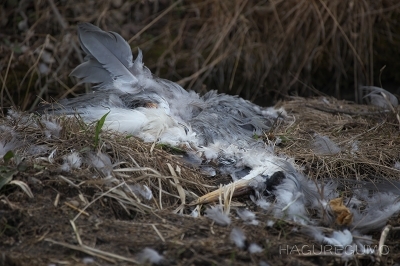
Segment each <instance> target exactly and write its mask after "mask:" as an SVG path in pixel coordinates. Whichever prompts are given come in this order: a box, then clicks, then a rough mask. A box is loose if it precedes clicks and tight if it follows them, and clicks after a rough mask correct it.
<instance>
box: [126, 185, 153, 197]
mask: <svg viewBox="0 0 400 266" xmlns="http://www.w3.org/2000/svg"><path fill="white" fill-rule="evenodd" d="M128 186H129V190H130V191H132V192H133V193H135V195H137V196H142V197H143V198H144V199H145V200H151V199H152V198H153V193H152V192H151V190H150V188H149V187H148V186H146V185H141V184H134V185H128Z"/></svg>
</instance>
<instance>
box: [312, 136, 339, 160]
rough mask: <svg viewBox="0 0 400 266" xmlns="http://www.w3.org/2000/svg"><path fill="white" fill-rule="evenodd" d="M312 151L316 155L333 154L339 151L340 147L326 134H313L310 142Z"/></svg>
mask: <svg viewBox="0 0 400 266" xmlns="http://www.w3.org/2000/svg"><path fill="white" fill-rule="evenodd" d="M311 148H312V150H313V152H314V153H315V154H317V155H334V154H337V153H339V152H341V149H340V147H339V146H338V145H337V144H336V143H334V142H333V141H332V140H331V139H330V138H328V137H327V136H320V135H315V136H314V140H313V141H312V143H311Z"/></svg>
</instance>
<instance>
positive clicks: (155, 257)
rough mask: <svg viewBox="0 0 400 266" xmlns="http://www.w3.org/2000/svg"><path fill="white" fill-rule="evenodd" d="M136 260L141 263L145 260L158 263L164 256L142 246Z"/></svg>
mask: <svg viewBox="0 0 400 266" xmlns="http://www.w3.org/2000/svg"><path fill="white" fill-rule="evenodd" d="M137 260H138V261H139V262H140V263H141V264H143V263H146V262H150V263H154V264H159V263H161V262H162V261H163V260H164V257H163V256H162V255H160V254H159V253H158V252H157V251H155V250H154V249H152V248H144V249H143V250H142V251H141V252H140V253H139V254H138V255H137Z"/></svg>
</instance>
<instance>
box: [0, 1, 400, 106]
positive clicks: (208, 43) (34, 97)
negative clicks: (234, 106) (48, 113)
mask: <svg viewBox="0 0 400 266" xmlns="http://www.w3.org/2000/svg"><path fill="white" fill-rule="evenodd" d="M0 2H1V5H0V45H1V46H0V88H1V95H0V96H1V106H2V107H3V108H7V107H9V106H18V107H19V108H20V109H22V110H33V109H34V108H35V107H36V106H37V105H38V104H39V102H40V101H41V100H45V101H52V99H59V98H60V97H73V96H74V95H76V94H79V93H82V92H84V91H85V87H84V86H76V80H73V78H71V77H69V76H68V75H69V73H70V71H71V70H72V69H73V68H74V67H75V66H77V65H78V64H79V63H80V62H82V60H83V55H82V52H81V49H80V48H79V44H78V39H77V32H76V25H77V23H79V22H81V21H88V22H91V23H94V24H96V25H98V26H99V27H101V28H102V29H104V30H107V31H115V32H118V33H120V34H121V35H122V36H123V37H124V38H126V39H127V40H129V43H130V45H131V47H132V49H133V52H134V54H135V56H136V53H137V50H136V47H140V49H142V50H143V52H144V62H145V64H146V65H147V66H148V67H149V68H150V69H151V70H152V71H153V72H154V73H155V74H156V75H158V76H160V77H163V78H166V79H170V80H173V81H177V82H179V83H180V84H181V85H182V86H184V87H185V88H186V89H193V90H196V91H198V92H204V91H206V90H211V89H217V90H219V91H220V92H225V93H229V94H239V95H240V96H242V97H244V98H247V99H249V100H251V101H254V102H256V103H257V104H260V105H269V104H273V103H274V102H276V100H277V99H280V98H282V97H284V96H288V95H301V96H312V95H319V94H328V95H333V96H335V97H337V98H345V99H350V100H355V101H358V102H360V101H361V100H362V97H361V95H360V94H359V93H358V88H359V86H363V85H377V86H381V85H382V86H383V87H384V88H385V89H388V90H390V91H392V92H394V93H398V86H399V85H400V76H399V75H398V70H399V69H400V60H399V59H400V52H399V43H400V24H399V19H400V3H399V2H398V1H397V0H381V1H377V0H355V1H341V0H330V1H327V0H270V1H252V0H247V1H246V0H222V1H219V0H218V1H217V0H205V1H182V0H181V1H168V0H152V1H150V0H141V1H122V0H110V1H106V0H105V1H94V0H80V1H76V0H60V1H56V0H35V1H32V0H20V1H17V0H1V1H0ZM385 66H386V67H385ZM383 68H384V69H383ZM382 69H383V70H382ZM88 89H89V87H86V90H88Z"/></svg>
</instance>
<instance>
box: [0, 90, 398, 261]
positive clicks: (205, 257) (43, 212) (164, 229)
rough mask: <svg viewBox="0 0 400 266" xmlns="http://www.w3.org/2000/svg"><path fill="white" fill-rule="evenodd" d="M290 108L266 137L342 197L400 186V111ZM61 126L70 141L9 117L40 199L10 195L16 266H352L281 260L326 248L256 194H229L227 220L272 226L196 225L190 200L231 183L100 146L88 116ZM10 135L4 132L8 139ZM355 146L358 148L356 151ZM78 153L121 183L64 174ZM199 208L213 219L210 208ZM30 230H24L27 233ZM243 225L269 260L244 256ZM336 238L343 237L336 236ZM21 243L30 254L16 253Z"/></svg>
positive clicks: (106, 139) (117, 146)
mask: <svg viewBox="0 0 400 266" xmlns="http://www.w3.org/2000/svg"><path fill="white" fill-rule="evenodd" d="M281 105H282V106H283V107H284V108H285V109H286V110H287V111H288V113H289V119H288V120H287V122H286V123H282V124H277V125H276V126H275V127H274V128H273V130H271V132H266V138H268V139H269V140H270V141H274V140H276V138H277V137H280V138H281V139H282V143H281V144H280V145H279V146H276V151H277V152H278V153H280V154H284V155H286V156H290V157H293V158H294V159H295V160H296V162H297V164H298V165H299V166H301V167H302V168H303V170H304V172H305V173H306V174H307V175H308V176H309V177H310V178H313V179H321V178H324V179H331V178H333V179H336V180H337V181H339V182H340V183H344V184H345V186H342V187H341V188H340V189H341V191H340V192H341V194H351V187H352V185H354V183H352V182H351V180H363V179H368V180H370V179H374V178H376V179H380V180H383V179H390V180H399V178H398V172H399V170H398V169H396V168H394V163H395V162H396V161H399V159H400V154H399V150H400V141H399V139H398V127H399V125H398V122H397V119H396V115H395V114H393V113H391V112H390V113H385V112H379V110H376V109H374V108H372V107H369V106H365V105H356V104H353V103H350V102H345V101H338V100H335V99H334V98H316V99H303V98H294V99H292V100H291V101H287V102H282V103H281ZM290 117H291V118H292V119H290ZM58 120H59V123H60V124H61V125H62V130H61V131H60V134H59V136H58V137H55V136H53V137H51V138H49V137H46V130H45V128H46V127H45V125H44V123H43V120H42V119H41V118H40V117H36V116H33V115H32V116H31V117H30V119H29V120H24V119H19V118H16V119H5V118H2V119H1V124H2V125H3V126H8V127H10V128H12V129H13V131H12V132H14V133H13V134H14V135H15V134H17V135H19V136H20V137H19V138H18V139H19V140H20V141H21V143H22V144H23V145H22V146H20V147H19V148H18V149H14V150H13V152H14V158H13V159H11V160H10V161H9V162H8V163H7V164H6V165H5V166H4V167H6V168H7V169H8V170H10V171H14V172H13V181H18V182H20V183H24V184H26V185H27V186H28V187H29V188H30V189H31V192H32V194H33V196H34V198H33V199H29V197H28V195H26V192H24V191H23V190H22V189H21V186H16V184H11V183H10V184H9V185H8V186H6V187H4V188H3V189H2V195H1V196H0V206H2V209H3V210H5V214H6V215H5V217H4V219H2V220H0V224H1V225H2V226H3V227H2V228H4V229H3V230H4V231H3V232H4V233H3V234H1V235H0V239H2V241H1V242H2V243H3V245H4V247H3V248H4V249H3V250H7V252H8V253H7V254H6V256H5V257H4V258H3V262H4V263H6V264H7V263H19V264H20V265H32V263H33V264H38V265H39V264H43V263H49V262H54V261H61V260H63V261H65V263H67V264H68V263H70V264H74V263H76V262H77V261H79V260H80V259H79V258H81V255H74V257H73V258H71V257H70V256H69V255H67V254H66V252H67V253H68V254H69V253H71V252H72V251H77V252H78V253H72V254H81V253H83V254H86V255H85V256H91V257H94V258H96V260H99V261H103V262H107V263H118V264H120V265H130V264H135V263H136V262H137V259H138V256H137V253H138V252H139V251H140V250H141V249H143V248H145V247H152V248H154V249H156V250H158V251H164V252H165V253H164V255H165V256H166V258H167V261H166V262H165V263H166V264H171V263H172V264H177V265H187V264H188V263H194V264H197V263H200V264H201V263H218V262H221V261H223V264H231V265H241V264H242V263H246V264H251V265H258V263H259V261H261V260H264V261H268V262H271V263H274V265H284V264H287V263H290V262H292V263H295V262H296V263H298V264H299V265H320V264H321V263H339V262H340V261H341V259H340V257H338V256H335V255H332V254H329V253H327V254H325V255H321V256H317V257H315V256H311V257H310V256H308V255H307V254H299V256H290V255H287V254H284V255H282V254H281V253H279V249H278V248H277V246H279V245H283V246H284V247H286V245H298V246H301V245H304V244H307V245H312V244H314V245H317V246H319V245H320V244H319V243H313V240H311V239H310V238H309V237H307V236H305V235H304V234H301V233H300V232H299V231H298V229H299V228H301V225H298V224H295V223H292V222H289V221H283V220H276V219H275V218H273V217H271V216H270V214H269V213H268V212H265V211H263V210H261V209H260V208H257V207H255V205H254V204H253V203H252V202H251V201H250V200H249V199H248V197H247V196H245V197H241V198H239V199H231V198H230V193H228V191H225V193H224V197H225V198H224V199H222V201H223V202H222V203H223V204H224V205H225V206H224V209H225V211H226V212H229V209H230V216H231V217H232V216H233V217H234V216H235V215H234V214H235V209H236V208H237V206H247V207H248V208H250V209H252V210H253V211H254V212H255V213H256V215H257V218H258V220H259V221H260V223H259V225H258V226H254V225H246V224H244V223H243V222H241V221H240V220H238V219H232V223H233V224H232V225H230V226H228V227H221V226H217V225H214V224H213V223H211V222H210V221H209V220H207V219H204V218H197V219H196V220H193V219H194V218H192V217H190V216H189V215H174V214H173V213H177V214H189V213H190V211H191V207H190V206H188V203H190V202H191V201H192V200H194V199H196V198H197V197H198V196H201V195H204V194H205V193H208V192H210V191H212V190H214V189H215V188H217V187H218V182H219V180H220V178H221V177H220V176H217V177H215V178H208V177H207V176H205V175H203V174H201V173H200V172H199V171H198V170H197V169H194V168H191V167H190V166H187V165H185V163H184V162H183V160H182V159H181V155H173V154H171V150H169V151H168V152H167V151H164V150H162V149H160V147H158V146H154V145H153V144H151V143H150V144H146V143H143V142H141V141H140V140H138V139H135V138H133V137H129V136H124V135H120V134H117V133H113V132H109V131H102V132H101V133H100V135H99V142H98V144H97V145H96V146H95V145H94V143H95V141H94V138H95V135H96V127H95V125H84V124H83V123H82V122H81V121H80V119H79V118H70V119H65V118H58ZM36 125H38V126H36ZM10 132H11V131H6V132H3V134H2V139H4V137H6V135H7V134H9V133H10ZM315 133H318V134H320V135H325V136H328V137H329V138H330V139H331V140H333V141H335V142H336V143H337V144H338V145H339V146H340V148H341V152H340V153H338V154H335V155H329V156H327V155H325V156H322V155H316V154H315V153H314V152H313V150H312V149H311V146H312V145H311V143H312V136H313V134H315ZM13 134H11V135H13ZM10 137H11V136H10ZM355 142H357V146H358V149H357V150H356V149H355V148H354V146H352V143H355ZM32 145H46V146H48V147H49V149H48V150H47V151H46V152H43V153H42V154H39V155H38V154H35V155H30V154H29V150H30V146H32ZM163 148H166V147H163ZM54 150H56V152H55V153H54V152H53V151H54ZM72 151H77V152H79V153H80V154H81V156H82V157H83V158H88V157H90V154H96V153H97V152H99V151H100V152H102V153H105V154H107V155H108V156H109V157H110V158H111V162H112V163H113V166H112V169H113V170H112V171H111V175H110V176H106V175H105V174H104V172H103V171H102V170H101V169H96V168H94V167H90V165H91V164H89V163H83V165H82V166H81V168H80V169H72V170H71V171H69V172H65V171H62V170H61V166H62V164H63V162H64V159H63V158H64V156H65V155H67V154H70V153H71V152H72ZM172 151H173V150H172ZM175 151H176V150H175ZM51 154H53V156H51ZM3 174H4V173H1V175H2V177H3ZM135 184H141V185H146V186H148V187H149V188H150V189H151V191H152V194H153V198H152V199H151V200H145V199H143V198H142V197H141V196H140V195H137V194H135V193H132V192H131V191H130V190H129V186H130V185H131V186H132V185H135ZM43 206H46V207H45V208H43ZM28 209H29V210H30V211H28V212H27V211H26V210H28ZM198 210H199V211H200V213H203V211H204V208H199V209H198ZM48 217H52V218H51V219H49V218H48ZM270 220H273V221H275V224H274V225H273V226H272V227H271V226H269V225H268V221H270ZM20 221H23V223H22V224H19V225H18V223H20ZM390 223H391V225H392V226H393V227H394V228H395V229H394V230H393V231H391V232H390V233H389V234H388V235H385V236H384V240H382V241H381V242H383V244H385V245H387V246H389V247H390V251H391V253H390V254H389V255H384V256H380V259H381V261H382V262H383V263H387V264H388V265H391V262H390V260H396V259H398V258H399V257H398V256H397V255H396V254H399V253H398V252H397V250H398V248H397V246H396V245H395V243H396V240H395V239H396V237H397V236H398V233H396V232H397V231H396V230H397V229H396V228H397V227H398V225H399V221H398V217H393V218H392V219H391V221H390ZM233 226H238V227H240V228H242V229H243V230H244V231H245V234H246V236H247V239H248V240H249V241H251V242H255V243H257V244H259V245H261V246H262V247H263V248H264V252H263V253H260V254H258V255H251V254H249V253H246V252H245V251H243V250H239V249H237V248H235V246H234V245H233V243H232V242H231V241H230V240H229V234H230V230H232V227H233ZM14 227H15V228H19V229H18V230H19V231H20V233H19V234H15V233H13V229H12V228H14ZM33 228H36V229H33ZM40 228H43V229H40ZM99 228H101V229H100V230H99ZM32 230H35V232H37V233H36V234H35V237H33V236H32V235H31V233H29V232H31V231H32ZM324 230H325V231H327V232H331V231H332V230H333V229H332V228H325V229H324ZM60 232H62V233H61V234H60ZM385 234H386V233H385ZM17 238H20V241H21V243H23V246H13V245H12V244H10V243H12V242H13V241H16V240H17ZM378 238H379V232H377V235H375V237H374V239H375V240H373V245H375V244H376V245H378ZM32 241H33V242H34V243H33V242H32ZM383 244H382V245H383ZM121 246H124V247H129V248H128V250H123V249H121V248H120V247H121ZM22 247H25V248H26V249H28V250H30V251H29V252H27V253H24V254H26V255H25V256H24V258H26V259H23V258H21V256H20V254H21V253H20V252H22V250H21V248H22ZM60 248H62V249H61V250H60ZM49 250H50V251H51V253H48V252H49ZM32 252H34V254H35V255H33V253H32ZM45 254H49V255H45ZM30 256H34V257H35V258H34V259H33V261H36V262H32V258H31V257H30ZM56 257H57V258H58V260H55V258H56ZM0 262H1V260H0ZM351 263H357V264H356V265H364V264H362V263H371V258H370V255H368V256H366V255H358V256H356V258H355V259H354V260H353V261H352V262H351ZM339 265H341V264H339Z"/></svg>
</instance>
